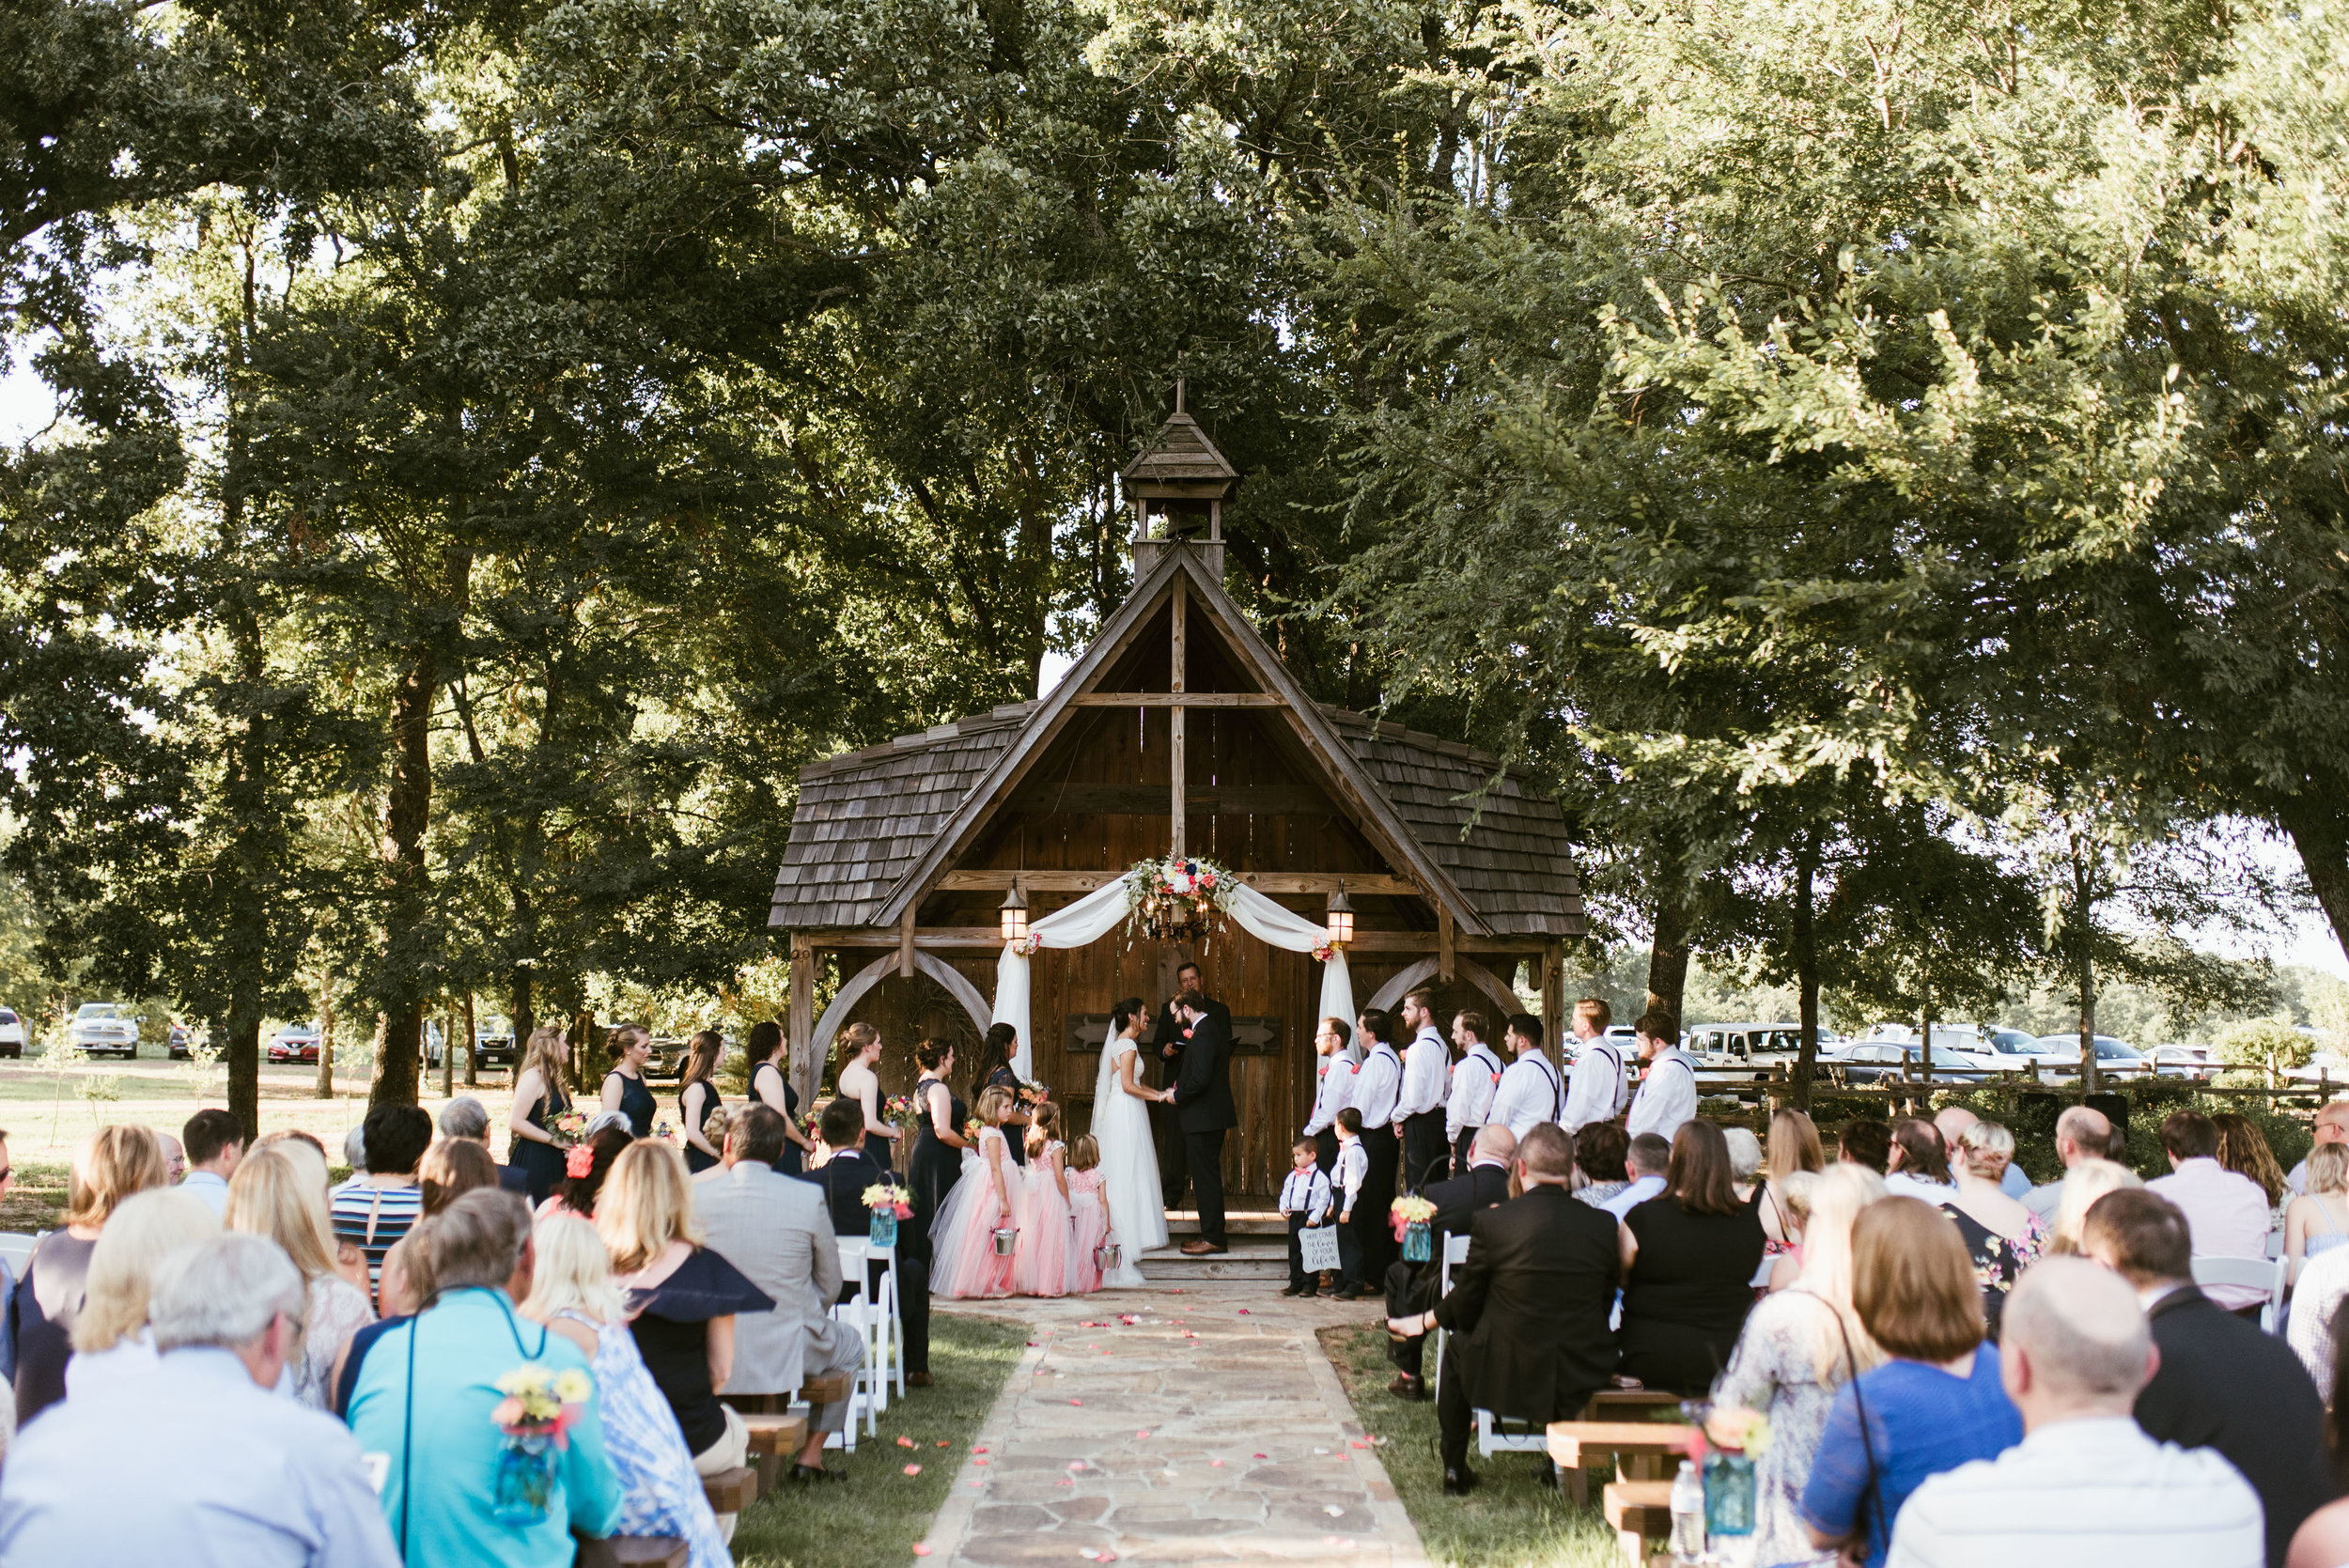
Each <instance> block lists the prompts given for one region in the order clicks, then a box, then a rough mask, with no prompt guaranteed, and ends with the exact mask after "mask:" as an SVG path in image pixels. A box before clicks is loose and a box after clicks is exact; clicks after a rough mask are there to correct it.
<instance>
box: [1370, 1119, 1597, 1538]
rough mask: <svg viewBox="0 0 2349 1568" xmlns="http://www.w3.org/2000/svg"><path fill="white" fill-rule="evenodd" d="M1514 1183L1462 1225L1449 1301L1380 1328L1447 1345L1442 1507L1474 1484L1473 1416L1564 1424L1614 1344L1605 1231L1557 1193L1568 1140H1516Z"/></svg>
mask: <svg viewBox="0 0 2349 1568" xmlns="http://www.w3.org/2000/svg"><path fill="white" fill-rule="evenodd" d="M1504 1126H1505V1124H1504ZM1516 1173H1517V1185H1518V1186H1519V1187H1520V1188H1523V1189H1524V1196H1522V1197H1519V1198H1512V1199H1511V1200H1509V1201H1508V1202H1507V1203H1502V1204H1500V1205H1499V1206H1498V1207H1494V1208H1489V1209H1481V1210H1479V1211H1477V1212H1476V1213H1475V1214H1474V1215H1472V1216H1471V1217H1470V1220H1469V1255H1468V1261H1467V1262H1466V1263H1465V1264H1462V1265H1460V1267H1459V1268H1458V1269H1457V1270H1456V1271H1455V1273H1454V1275H1453V1279H1452V1293H1451V1294H1450V1295H1449V1296H1445V1297H1444V1298H1443V1299H1442V1300H1440V1301H1439V1302H1437V1303H1436V1304H1435V1306H1434V1307H1432V1308H1430V1309H1428V1310H1427V1311H1425V1312H1417V1313H1413V1314H1412V1315H1410V1316H1408V1317H1401V1318H1390V1319H1389V1320H1388V1321H1387V1331H1388V1332H1389V1333H1392V1334H1407V1335H1423V1334H1426V1333H1428V1332H1430V1331H1432V1330H1433V1329H1435V1328H1438V1327H1441V1328H1442V1329H1443V1330H1444V1331H1445V1333H1446V1334H1447V1335H1449V1336H1450V1337H1449V1339H1448V1340H1447V1341H1446V1342H1445V1344H1444V1373H1443V1391H1442V1394H1441V1395H1440V1397H1439V1398H1438V1399H1437V1401H1436V1422H1437V1427H1438V1430H1439V1434H1440V1440H1441V1447H1442V1456H1443V1490H1444V1494H1445V1496H1447V1497H1458V1496H1460V1495H1461V1494H1463V1493H1466V1492H1468V1491H1470V1489H1471V1488H1473V1487H1474V1486H1475V1485H1476V1483H1477V1476H1476V1472H1475V1471H1473V1470H1471V1469H1470V1468H1469V1465H1468V1444H1469V1435H1470V1432H1471V1431H1472V1430H1473V1428H1474V1426H1475V1418H1474V1414H1473V1413H1474V1412H1475V1411H1477V1410H1489V1411H1491V1412H1492V1413H1493V1414H1494V1415H1495V1416H1496V1417H1499V1418H1501V1419H1502V1420H1505V1421H1533V1422H1548V1421H1572V1420H1574V1419H1575V1418H1576V1417H1578V1416H1579V1415H1580V1414H1581V1412H1582V1407H1583V1405H1586V1404H1588V1403H1589V1402H1590V1398H1591V1395H1592V1394H1594V1393H1595V1392H1597V1391H1598V1390H1599V1389H1602V1388H1604V1387H1605V1386H1606V1383H1607V1377H1608V1374H1609V1373H1610V1372H1611V1371H1612V1370H1613V1366H1614V1359H1615V1337H1614V1334H1613V1333H1612V1331H1611V1330H1610V1329H1609V1328H1608V1327H1607V1319H1608V1314H1609V1312H1610V1311H1612V1309H1613V1306H1614V1300H1615V1286H1616V1281H1618V1280H1619V1279H1620V1278H1621V1265H1620V1264H1619V1262H1618V1259H1617V1256H1616V1250H1615V1237H1614V1227H1613V1226H1611V1225H1610V1224H1609V1222H1608V1219H1607V1217H1606V1216H1605V1215H1603V1214H1600V1213H1598V1212H1597V1211H1596V1210H1595V1209H1593V1208H1592V1207H1591V1205H1590V1204H1588V1203H1576V1202H1575V1201H1574V1199H1573V1196H1572V1195H1571V1194H1570V1193H1569V1192H1568V1191H1567V1190H1566V1188H1567V1184H1568V1183H1569V1182H1571V1181H1572V1180H1573V1179H1574V1139H1573V1137H1572V1135H1570V1134H1568V1133H1567V1132H1565V1131H1564V1130H1563V1128H1561V1127H1559V1126H1557V1125H1556V1124H1554V1123H1549V1122H1541V1123H1536V1124H1535V1125H1534V1126H1532V1127H1529V1128H1528V1129H1527V1130H1526V1133H1525V1136H1524V1137H1523V1138H1522V1139H1520V1140H1518V1142H1517V1160H1516Z"/></svg>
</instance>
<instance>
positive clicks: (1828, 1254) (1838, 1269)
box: [1787, 1160, 1884, 1387]
mask: <svg viewBox="0 0 2349 1568" xmlns="http://www.w3.org/2000/svg"><path fill="white" fill-rule="evenodd" d="M1805 1177H1807V1178H1808V1179H1807V1180H1803V1181H1802V1182H1801V1185H1803V1186H1805V1187H1807V1188H1809V1189H1810V1194H1809V1195H1810V1200H1811V1214H1810V1217H1809V1219H1806V1220H1805V1221H1804V1224H1803V1229H1802V1274H1801V1277H1800V1278H1799V1279H1798V1280H1797V1281H1796V1283H1797V1286H1798V1287H1799V1288H1800V1289H1803V1290H1806V1291H1809V1292H1810V1293H1811V1294H1812V1295H1813V1296H1817V1297H1818V1298H1819V1299H1820V1300H1821V1301H1823V1302H1825V1303H1826V1304H1827V1305H1828V1308H1829V1309H1830V1310H1831V1311H1832V1312H1834V1313H1835V1317H1836V1319H1838V1320H1840V1321H1826V1320H1823V1321H1822V1322H1821V1323H1820V1325H1819V1335H1818V1338H1817V1339H1816V1341H1814V1342H1813V1343H1812V1347H1811V1356H1812V1366H1813V1367H1815V1368H1816V1369H1817V1371H1818V1374H1819V1381H1820V1382H1821V1383H1823V1384H1827V1385H1828V1386H1829V1387H1832V1386H1833V1385H1835V1384H1837V1383H1841V1382H1842V1381H1843V1379H1844V1378H1846V1377H1848V1376H1850V1375H1852V1374H1854V1373H1859V1372H1866V1371H1867V1370H1868V1369H1869V1368H1870V1367H1873V1366H1875V1365H1876V1364H1877V1363H1878V1362H1880V1361H1882V1360H1883V1359H1884V1352H1883V1350H1882V1349H1881V1348H1879V1347H1878V1346H1877V1344H1876V1342H1875V1339H1874V1338H1873V1337H1872V1336H1870V1334H1869V1333H1868V1329H1867V1327H1866V1325H1864V1324H1862V1323H1861V1322H1860V1321H1859V1312H1858V1310H1857V1309H1855V1308H1854V1307H1853V1306H1852V1242H1851V1229H1852V1225H1853V1222H1854V1221H1856V1220H1857V1219H1859V1215H1860V1211H1862V1210H1863V1209H1865V1208H1867V1207H1868V1205H1870V1204H1871V1203H1875V1202H1876V1201H1877V1200H1878V1199H1880V1198H1882V1197H1883V1196H1884V1178H1883V1177H1882V1176H1879V1175H1877V1174H1876V1173H1875V1172H1874V1171H1871V1170H1869V1169H1868V1168H1867V1167H1866V1166H1864V1165H1854V1164H1852V1163H1850V1162H1849V1161H1848V1160H1838V1161H1837V1162H1836V1164H1835V1167H1834V1169H1832V1170H1829V1171H1823V1172H1817V1173H1816V1174H1813V1173H1812V1172H1797V1175H1796V1176H1794V1177H1789V1178H1788V1181H1787V1186H1788V1188H1790V1189H1791V1188H1793V1187H1794V1186H1795V1185H1796V1184H1797V1180H1800V1179H1801V1178H1805ZM1847 1347H1848V1355H1847V1354H1846V1348H1847Z"/></svg>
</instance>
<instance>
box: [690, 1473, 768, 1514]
mask: <svg viewBox="0 0 2349 1568" xmlns="http://www.w3.org/2000/svg"><path fill="white" fill-rule="evenodd" d="M702 1496H703V1497H705V1498H708V1499H709V1511H710V1512H711V1513H712V1514H739V1513H741V1512H742V1510H744V1509H746V1508H748V1507H750V1506H751V1504H753V1503H754V1502H756V1501H757V1500H758V1472H757V1471H756V1470H754V1469H752V1468H751V1467H749V1466H747V1465H737V1466H736V1467H734V1468H732V1469H730V1470H720V1471H719V1472H718V1473H717V1474H716V1475H706V1476H704V1477H702Z"/></svg>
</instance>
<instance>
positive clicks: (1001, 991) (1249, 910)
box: [993, 877, 1354, 1079]
mask: <svg viewBox="0 0 2349 1568" xmlns="http://www.w3.org/2000/svg"><path fill="white" fill-rule="evenodd" d="M1230 913H1231V916H1232V918H1233V919H1234V920H1237V921H1238V922H1239V924H1240V926H1241V928H1242V929H1243V930H1245V931H1247V932H1248V934H1249V935H1251V936H1252V937H1255V938H1257V939H1260V940H1263V941H1265V942H1268V943H1269V944H1271V945H1272V946H1274V947H1277V948H1280V949H1282V950H1283V951H1284V952H1288V953H1311V952H1312V951H1313V950H1314V949H1315V948H1316V947H1319V946H1320V945H1321V943H1322V939H1323V938H1324V937H1325V936H1326V935H1327V932H1326V931H1325V929H1324V928H1323V927H1322V926H1320V925H1318V924H1315V923H1314V922H1313V921H1310V920H1308V919H1306V918H1305V917H1304V916H1303V915H1300V914H1298V913H1296V912H1294V911H1292V910H1289V909H1284V908H1282V907H1281V906H1280V905H1278V904H1275V903H1274V902H1273V901H1272V900H1271V899H1269V898H1267V897H1266V896H1265V895H1264V894H1263V893H1258V892H1257V891H1256V890H1255V889H1254V888H1252V887H1250V886H1248V885H1247V884H1246V883H1244V882H1236V883H1234V884H1233V885H1232V897H1231V906H1230ZM1125 919H1126V878H1125V877H1119V878H1118V879H1117V880H1116V881H1114V882H1111V883H1108V884H1107V885H1105V886H1103V887H1100V888H1097V889H1095V890H1094V891H1093V892H1091V893H1086V894H1085V895H1084V896H1083V897H1082V898H1080V899H1078V900H1077V902H1075V903H1074V904H1071V905H1069V906H1068V908H1065V909H1055V910H1053V911H1052V912H1051V913H1050V914H1049V915H1046V916H1045V917H1044V918H1043V919H1041V920H1037V921H1034V922H1031V923H1030V924H1029V926H1028V935H1029V936H1030V937H1032V938H1034V939H1035V944H1036V945H1037V946H1038V947H1082V946H1084V945H1085V944H1086V943H1087V942H1094V941H1098V940H1100V939H1102V938H1103V937H1106V936H1108V935H1109V934H1110V933H1111V932H1112V931H1114V930H1115V929H1117V927H1118V926H1119V925H1120V924H1123V923H1124V921H1125ZM1028 984H1029V982H1028V955H1026V954H1024V953H1022V952H1020V951H1019V949H1018V948H1015V947H1013V946H1012V945H1011V944H1010V943H1008V942H1006V943H1004V944H1003V957H1002V959H1001V960H999V961H998V962H997V964H996V966H995V1016H994V1018H993V1021H994V1022H996V1023H1007V1024H1009V1025H1011V1027H1012V1028H1013V1029H1015V1030H1017V1031H1018V1032H1019V1049H1018V1050H1017V1051H1015V1052H1013V1053H1012V1059H1011V1068H1012V1071H1013V1072H1016V1073H1018V1074H1019V1076H1020V1078H1021V1079H1028V1078H1029V1077H1030V1076H1031V1068H1032V1065H1033V1062H1034V1057H1033V1055H1032V1054H1031V1051H1030V1044H1031V1042H1030V1039H1029V1029H1028V1005H1029V989H1028ZM1321 1017H1336V1018H1345V1019H1347V1020H1349V1021H1351V1020H1352V1018H1353V1017H1354V982H1353V979H1352V978H1351V977H1350V976H1349V975H1347V973H1346V955H1345V954H1343V953H1332V954H1330V961H1329V962H1328V963H1327V964H1325V965H1323V966H1322V970H1321V1015H1320V1017H1316V1018H1315V1020H1314V1027H1315V1029H1316V1030H1317V1029H1319V1027H1320V1018H1321Z"/></svg>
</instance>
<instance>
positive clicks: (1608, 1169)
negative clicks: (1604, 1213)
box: [1574, 1122, 1671, 1208]
mask: <svg viewBox="0 0 2349 1568" xmlns="http://www.w3.org/2000/svg"><path fill="white" fill-rule="evenodd" d="M1630 1153H1631V1139H1630V1137H1629V1135H1628V1134H1626V1132H1625V1131H1624V1130H1623V1128H1622V1127H1620V1126H1616V1125H1615V1124H1614V1123H1612V1122H1593V1123H1591V1124H1590V1125H1589V1126H1584V1127H1581V1128H1579V1129H1578V1130H1577V1131H1576V1132H1575V1135H1574V1168H1575V1169H1576V1170H1577V1171H1579V1172H1581V1173H1582V1185H1581V1186H1580V1187H1578V1188H1575V1189H1574V1195H1575V1196H1576V1197H1578V1198H1579V1199H1581V1200H1582V1201H1583V1202H1584V1203H1589V1204H1591V1205H1592V1206H1593V1207H1594V1208H1595V1207H1597V1206H1598V1205H1599V1204H1602V1203H1606V1202H1607V1201H1608V1200H1609V1199H1610V1198H1614V1197H1618V1196H1620V1195H1621V1194H1622V1192H1623V1189H1624V1188H1626V1187H1629V1186H1630V1185H1631V1172H1630V1171H1629V1170H1627V1169H1626V1167H1625V1163H1624V1162H1625V1159H1626V1157H1628V1156H1629V1155H1630ZM1665 1157H1666V1159H1667V1160H1669V1159H1670V1158H1671V1152H1670V1150H1669V1148H1667V1150H1666V1154H1665Z"/></svg>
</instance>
